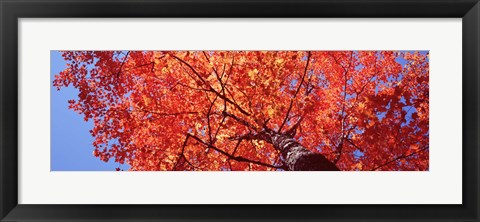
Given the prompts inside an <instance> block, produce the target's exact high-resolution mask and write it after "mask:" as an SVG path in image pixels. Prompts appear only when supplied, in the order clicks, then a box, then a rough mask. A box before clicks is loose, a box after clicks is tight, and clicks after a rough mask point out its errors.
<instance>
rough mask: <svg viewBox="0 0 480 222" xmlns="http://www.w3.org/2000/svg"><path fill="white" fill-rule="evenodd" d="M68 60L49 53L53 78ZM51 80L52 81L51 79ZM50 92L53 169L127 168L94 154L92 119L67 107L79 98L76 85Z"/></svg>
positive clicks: (102, 169) (106, 169)
mask: <svg viewBox="0 0 480 222" xmlns="http://www.w3.org/2000/svg"><path fill="white" fill-rule="evenodd" d="M65 67H66V65H65V61H64V60H63V58H62V56H61V54H60V53H59V52H58V51H51V52H50V79H51V81H53V79H54V76H55V74H57V73H59V72H60V71H62V70H64V69H65ZM51 81H50V82H51ZM50 93H51V96H50V97H51V101H50V106H51V111H50V115H51V125H50V129H51V137H50V140H51V148H50V149H51V150H50V151H51V152H50V170H51V171H115V168H117V167H120V168H121V169H124V170H126V169H128V168H129V166H128V165H123V166H122V165H119V164H118V163H115V162H114V161H113V160H111V161H110V162H108V163H105V162H103V161H101V160H100V159H98V158H96V157H94V156H93V154H92V152H93V145H92V141H93V138H92V136H91V135H90V133H89V130H90V129H92V127H93V122H92V121H89V122H85V121H84V120H83V117H82V116H81V115H79V114H77V113H75V112H74V111H73V110H70V109H68V102H67V101H68V100H69V99H76V98H78V90H77V89H75V88H73V87H68V88H62V89H61V90H60V91H57V89H56V88H55V87H53V86H52V84H51V85H50Z"/></svg>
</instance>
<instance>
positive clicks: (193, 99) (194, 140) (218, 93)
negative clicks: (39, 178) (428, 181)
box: [50, 50, 430, 171]
mask: <svg viewBox="0 0 480 222" xmlns="http://www.w3.org/2000/svg"><path fill="white" fill-rule="evenodd" d="M429 59H430V58H429V51H428V50H408V51H406V50H399V51H383V50H375V51H365V50H346V51H272V50H269V51H259V50H252V51H236V50H230V51H223V50H205V51H197V50H190V51H189V50H178V51H151V50H145V51H129V50H118V51H78V50H70V51H69V50H60V51H58V50H52V51H50V76H51V77H50V78H51V81H50V96H51V98H50V107H51V113H50V118H51V120H50V122H51V134H50V135H51V136H50V137H51V138H50V141H51V147H50V151H51V153H50V157H51V158H50V170H51V171H429Z"/></svg>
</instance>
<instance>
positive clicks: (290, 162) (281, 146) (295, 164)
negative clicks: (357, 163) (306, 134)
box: [270, 134, 339, 171]
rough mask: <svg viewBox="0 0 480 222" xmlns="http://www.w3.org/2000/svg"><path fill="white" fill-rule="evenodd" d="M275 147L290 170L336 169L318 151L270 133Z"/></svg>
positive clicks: (336, 168)
mask: <svg viewBox="0 0 480 222" xmlns="http://www.w3.org/2000/svg"><path fill="white" fill-rule="evenodd" d="M270 137H271V142H272V144H273V146H274V147H275V149H277V150H279V151H280V152H281V153H282V157H283V160H284V163H285V166H286V167H287V168H288V170H291V171H338V170H339V169H338V167H337V166H336V165H335V164H334V163H332V162H330V161H329V160H327V158H325V156H323V155H322V154H320V153H314V152H312V151H310V150H308V149H307V148H305V147H303V146H302V145H301V144H300V143H298V142H297V141H295V140H294V139H293V138H291V137H289V136H287V135H282V134H273V135H270Z"/></svg>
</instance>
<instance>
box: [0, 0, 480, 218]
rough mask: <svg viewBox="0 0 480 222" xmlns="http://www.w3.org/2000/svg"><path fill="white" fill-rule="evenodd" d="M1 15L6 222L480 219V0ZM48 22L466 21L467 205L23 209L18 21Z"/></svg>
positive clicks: (79, 1)
mask: <svg viewBox="0 0 480 222" xmlns="http://www.w3.org/2000/svg"><path fill="white" fill-rule="evenodd" d="M0 15H1V18H0V19H1V25H0V30H1V37H0V45H1V54H0V56H1V57H0V67H1V74H0V87H1V88H0V155H1V156H0V178H1V181H0V195H1V196H0V199H1V200H0V218H1V219H0V220H1V221H157V220H158V221H374V220H377V221H479V217H480V216H479V215H480V211H479V208H480V206H479V199H480V196H479V194H480V192H479V183H478V180H479V172H480V171H479V160H480V158H479V152H478V148H479V139H478V138H479V112H478V111H479V102H478V99H479V76H478V75H479V64H480V63H479V62H480V60H479V58H480V56H479V55H480V48H479V46H480V45H479V40H480V36H479V34H480V33H479V31H480V29H479V28H480V26H479V25H480V20H479V19H480V5H479V3H478V0H297V1H295V0H257V1H254V0H244V1H239V0H196V1H195V0H142V1H135V0H119V1H107V0H100V1H94V0H62V1H60V0H38V1H33V0H16V1H13V0H0ZM47 17H48V18H63V17H65V18H76V17H79V18H80V17H81V18H83V17H88V18H106V17H113V18H119V17H216V18H223V17H261V18H265V17H271V18H277V17H306V18H310V17H373V18H387V17H389V18H390V17H395V18H399V17H405V18H425V17H430V18H444V17H457V18H463V19H462V21H463V22H462V36H463V37H462V41H463V42H462V44H463V46H462V47H463V49H462V50H463V52H462V53H463V54H462V56H463V65H462V69H463V74H462V84H463V86H462V94H463V101H462V109H463V116H462V121H463V126H462V127H463V136H462V140H463V147H462V148H463V171H462V173H463V175H462V178H463V181H462V183H463V196H462V198H463V204H461V205H26V204H18V197H17V194H18V159H17V152H18V130H19V127H18V79H17V78H18V67H17V64H18V22H17V20H18V19H19V18H47ZM446 44H448V43H446ZM445 118H448V117H445ZM39 192H41V191H39ZM438 195H442V194H441V193H439V194H438Z"/></svg>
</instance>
